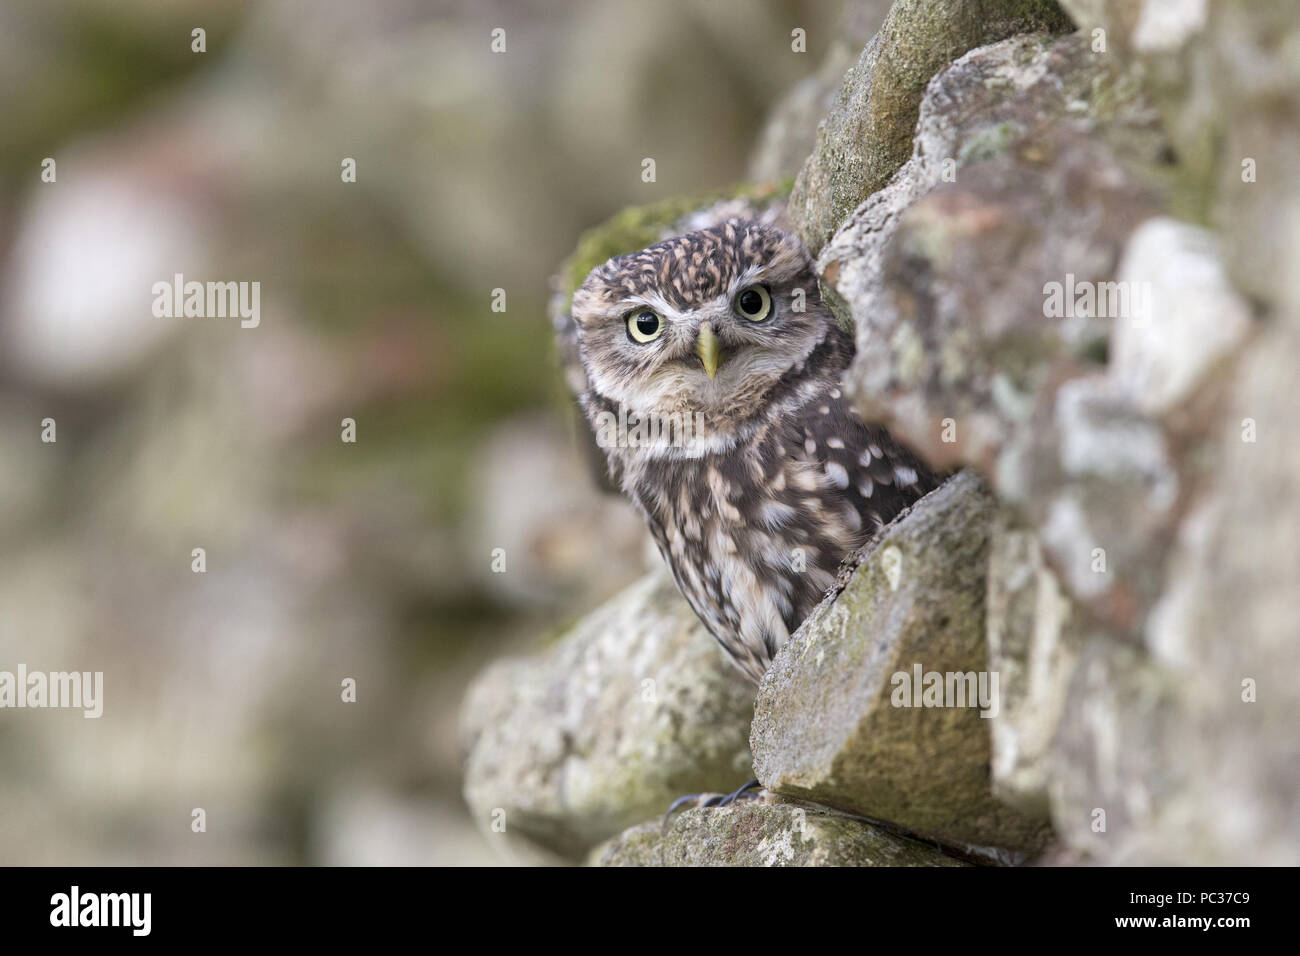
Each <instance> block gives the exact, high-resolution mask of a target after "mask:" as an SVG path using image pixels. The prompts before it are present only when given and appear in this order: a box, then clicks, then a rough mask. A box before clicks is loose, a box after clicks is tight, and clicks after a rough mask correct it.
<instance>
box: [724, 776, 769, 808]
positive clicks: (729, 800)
mask: <svg viewBox="0 0 1300 956" xmlns="http://www.w3.org/2000/svg"><path fill="white" fill-rule="evenodd" d="M762 789H763V785H762V784H761V783H759V782H758V781H757V780H751V781H749V783H747V784H745V785H744V786H743V787H741V788H740V789H739V790H737V791H736V792H735V793H729V794H727V795H726V796H725V797H723V798H722V800H721V802H719V803H718V806H720V807H727V806H730V805H731V804H733V803H735V802H736V801H737V800H740V799H742V798H744V797H745V795H746V794H750V793H752V794H753V796H752V797H749V798H748V799H751V800H752V799H757V797H758V791H759V790H762Z"/></svg>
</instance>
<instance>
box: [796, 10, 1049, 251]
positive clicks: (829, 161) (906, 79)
mask: <svg viewBox="0 0 1300 956" xmlns="http://www.w3.org/2000/svg"><path fill="white" fill-rule="evenodd" d="M1069 27H1070V23H1069V19H1068V18H1067V17H1066V16H1065V15H1064V14H1063V13H1062V12H1061V10H1060V8H1059V7H1058V6H1057V5H1056V3H1055V2H1054V0H982V2H980V3H968V2H961V0H897V2H895V3H894V5H893V6H892V7H891V8H890V10H889V14H888V15H887V16H886V17H885V22H884V24H883V25H882V26H881V28H880V32H879V33H878V34H876V36H875V37H874V38H873V39H872V41H871V42H870V43H868V44H867V46H866V48H865V49H864V50H863V51H862V54H861V56H860V57H859V58H858V61H857V63H856V64H855V65H854V66H853V67H852V68H851V69H850V70H849V71H848V73H847V74H846V75H845V77H844V82H843V85H842V87H841V89H840V94H839V101H838V103H836V105H835V106H834V108H833V109H832V110H831V111H830V113H829V114H827V116H826V119H825V120H824V121H823V123H822V124H821V126H820V127H819V128H818V131H817V144H816V147H815V148H814V150H813V153H812V155H811V156H810V157H809V158H808V161H807V162H806V163H805V164H804V167H803V169H802V170H801V171H800V173H799V177H798V179H797V180H796V182H795V188H794V192H793V193H792V194H791V197H790V220H791V222H792V224H793V225H794V226H795V228H796V230H797V231H798V233H799V235H800V237H801V238H802V239H803V241H804V243H805V244H806V245H807V246H808V248H809V249H810V250H811V251H812V252H813V253H814V254H816V253H817V252H819V251H820V250H821V248H822V246H824V245H825V244H826V241H827V240H828V239H829V238H830V237H831V235H832V234H833V233H834V232H835V230H836V229H838V228H839V226H840V224H841V223H842V222H843V221H844V220H845V218H847V217H848V215H849V213H851V212H852V211H853V210H854V208H856V207H857V206H858V204H859V203H861V202H862V201H863V200H865V199H866V198H867V197H868V196H870V195H871V194H872V193H873V192H875V191H876V190H877V189H879V188H880V187H881V186H883V185H884V184H885V183H886V182H887V181H888V180H889V177H890V176H892V175H893V174H894V171H895V170H897V169H898V167H899V166H900V165H901V164H902V163H903V162H904V161H905V160H906V159H907V157H908V155H909V153H910V152H911V144H912V132H913V129H914V128H915V125H916V118H917V109H918V107H919V105H920V102H921V95H922V93H923V91H924V90H925V85H926V83H927V82H929V80H930V78H931V77H932V76H934V74H935V73H937V72H938V71H939V70H940V69H942V68H943V67H945V66H947V65H948V64H949V63H950V62H952V61H953V60H954V59H956V58H957V57H959V56H961V55H962V54H963V53H965V52H966V51H967V50H970V49H972V48H974V47H977V46H982V45H984V44H987V43H991V42H993V41H995V40H1000V39H1003V38H1005V37H1008V36H1011V35H1013V34H1016V33H1024V32H1028V31H1032V30H1055V31H1058V32H1059V31H1062V30H1066V29H1069Z"/></svg>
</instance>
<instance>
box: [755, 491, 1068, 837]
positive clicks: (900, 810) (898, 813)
mask: <svg viewBox="0 0 1300 956" xmlns="http://www.w3.org/2000/svg"><path fill="white" fill-rule="evenodd" d="M991 510H992V499H991V498H990V496H989V495H988V493H987V491H986V490H985V489H984V487H983V484H982V482H980V480H979V479H978V478H977V477H975V475H973V474H970V473H963V474H960V475H958V476H956V477H955V478H953V479H952V480H951V481H949V482H948V483H947V484H945V485H944V486H943V487H942V488H940V489H939V490H937V491H935V492H933V493H931V494H930V495H928V496H927V497H925V498H923V499H922V500H921V501H920V502H918V503H917V504H916V505H915V506H913V508H912V510H911V512H910V513H909V514H907V515H905V516H904V517H902V518H901V519H899V520H897V521H895V522H894V523H893V524H892V525H890V526H889V527H888V528H887V529H886V531H885V532H884V533H883V534H882V536H881V537H880V538H879V539H878V540H877V541H876V542H875V543H873V544H872V545H871V546H870V548H869V549H868V551H867V552H866V554H865V555H864V556H863V559H862V563H861V565H860V566H859V567H858V569H857V570H856V571H855V572H854V573H853V576H852V578H851V579H850V580H849V581H848V583H847V585H846V586H845V589H844V591H843V592H842V593H841V594H839V595H838V597H836V598H835V599H834V600H833V601H828V602H827V603H825V604H823V605H822V606H821V607H820V608H819V609H818V610H817V611H815V612H814V613H813V614H812V616H810V617H809V619H808V620H807V621H806V622H805V623H804V625H803V626H802V627H801V628H800V629H799V631H798V632H797V633H796V634H795V635H794V636H793V637H792V638H791V640H790V643H789V644H787V645H786V646H785V647H784V648H782V649H781V651H780V652H779V653H778V654H777V657H776V660H775V661H774V662H773V664H772V667H771V669H770V670H769V671H768V673H767V676H766V677H765V678H764V679H763V683H762V684H761V686H760V688H759V694H758V701H757V703H756V704H755V709H754V724H753V729H752V735H751V745H752V747H753V750H754V771H755V774H756V775H757V777H758V779H759V780H761V781H762V782H763V785H764V786H765V787H767V788H768V789H769V790H772V791H774V792H776V793H781V794H785V795H787V796H791V797H799V798H803V799H808V800H814V801H816V802H818V803H822V804H826V805H828V806H832V807H837V808H840V809H844V810H850V811H853V812H855V813H858V814H862V815H864V816H868V817H871V818H873V819H881V820H889V821H892V822H894V823H897V824H900V825H902V826H903V827H905V828H907V829H908V830H911V831H913V832H916V833H919V834H922V835H924V836H927V837H932V838H934V839H938V840H941V841H943V842H945V843H948V844H950V845H957V846H970V845H977V846H984V845H1000V846H1006V847H1011V848H1014V849H1018V850H1022V851H1035V850H1038V849H1041V848H1042V846H1043V845H1044V843H1045V840H1046V836H1047V834H1046V830H1045V827H1044V820H1043V818H1041V817H1035V816H1026V815H1025V814H1022V813H1019V812H1017V811H1015V810H1012V809H1010V808H1008V807H1006V806H1004V805H1003V804H1002V803H1000V802H999V801H998V800H996V799H995V798H994V796H993V794H992V792H991V790H990V787H989V754H990V751H989V728H990V724H991V723H992V722H993V721H995V720H997V719H999V718H998V716H997V715H996V708H997V706H998V704H997V696H996V695H993V696H992V697H991V698H990V699H989V703H990V704H991V706H990V707H989V708H988V711H989V713H991V714H993V716H992V717H989V718H985V717H981V716H980V707H979V706H978V705H977V704H976V702H975V701H969V702H967V705H966V706H955V704H956V703H958V702H957V701H955V700H949V701H948V702H947V703H948V706H932V707H913V706H896V704H895V698H896V694H897V688H898V685H897V683H896V681H895V675H896V674H904V675H906V676H908V677H909V678H910V677H911V676H912V674H913V669H914V667H917V666H919V667H920V668H921V670H922V672H924V673H929V672H932V671H933V672H938V673H941V674H946V673H950V672H951V673H960V674H968V673H971V674H976V675H978V674H985V676H986V678H987V670H988V667H987V661H986V655H985V644H984V628H985V621H984V592H985V567H986V564H987V561H988V544H989V521H990V514H991ZM989 689H990V690H992V689H993V688H992V686H991V685H989ZM918 693H919V689H918ZM907 700H908V701H909V702H910V700H911V697H910V695H908V697H907Z"/></svg>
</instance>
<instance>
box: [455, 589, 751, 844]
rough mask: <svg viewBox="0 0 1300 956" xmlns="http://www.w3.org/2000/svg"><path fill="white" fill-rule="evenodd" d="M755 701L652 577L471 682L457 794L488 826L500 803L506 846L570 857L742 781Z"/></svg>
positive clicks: (691, 619)
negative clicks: (684, 799) (678, 801)
mask: <svg viewBox="0 0 1300 956" xmlns="http://www.w3.org/2000/svg"><path fill="white" fill-rule="evenodd" d="M752 701H753V687H752V685H750V684H749V683H748V682H747V681H746V680H745V679H744V678H743V677H742V676H741V675H740V673H739V672H738V671H736V670H735V669H734V668H733V667H732V666H731V665H730V664H729V663H727V662H726V660H724V658H723V656H722V652H721V651H720V650H719V648H718V647H717V644H716V642H715V641H714V640H713V638H712V637H710V636H709V634H708V633H707V632H706V631H705V630H704V628H703V627H702V626H701V625H700V623H699V622H698V621H697V620H696V619H695V616H694V614H693V613H692V612H691V610H690V608H689V607H687V605H686V603H685V602H684V601H683V600H682V599H681V597H680V596H679V595H678V594H677V591H676V590H675V589H674V587H673V584H672V582H671V580H670V579H669V578H668V576H667V572H666V571H656V572H654V573H653V574H651V575H650V576H648V577H646V578H645V579H644V580H642V581H641V582H639V583H638V584H636V585H634V586H633V587H631V588H630V589H628V590H627V591H625V592H624V593H623V594H621V595H619V596H618V597H616V598H614V599H613V600H611V601H610V602H608V603H607V604H605V605H604V606H603V607H601V608H600V609H599V610H597V611H595V612H593V613H592V614H590V615H588V616H587V617H585V618H584V619H583V620H582V621H581V622H580V623H579V624H578V625H577V626H576V627H575V628H574V629H573V630H572V631H570V632H569V633H567V634H565V635H563V636H562V637H560V638H559V639H558V640H557V641H556V642H555V643H554V644H553V645H552V646H551V647H550V648H549V649H548V650H546V651H544V652H542V653H541V654H539V655H537V656H534V657H529V658H511V659H507V660H503V661H499V662H497V663H496V664H495V665H493V666H492V667H491V668H489V669H488V670H487V671H486V672H485V673H484V674H483V675H481V676H480V677H479V679H478V680H477V681H476V682H475V684H474V686H473V687H472V688H471V689H470V692H469V695H468V697H467V699H466V703H465V706H464V711H463V718H462V751H463V752H464V753H465V755H466V760H465V799H466V801H467V802H468V803H469V805H470V809H471V812H472V815H473V816H474V819H475V820H476V821H477V822H478V823H479V825H480V826H481V827H482V828H483V829H484V830H485V831H489V832H492V831H491V828H492V826H493V824H494V823H496V822H498V820H499V819H500V817H501V815H500V813H499V811H504V823H505V835H506V837H507V841H508V842H510V843H511V844H512V845H517V846H520V847H521V848H523V849H531V848H534V847H540V848H542V849H543V850H546V851H549V852H551V853H553V854H556V855H558V856H560V857H562V858H567V859H579V858H581V856H582V855H583V854H584V853H585V852H586V851H587V850H588V849H589V848H590V847H592V846H594V845H595V844H596V843H598V842H600V841H601V840H604V839H606V838H607V837H609V836H611V835H613V834H615V833H617V832H619V831H620V830H622V829H624V828H625V827H628V826H630V825H632V824H634V823H636V822H638V821H641V820H644V819H646V818H648V817H651V816H654V815H656V814H662V813H663V811H664V809H665V808H666V807H667V806H668V804H669V803H670V802H671V801H672V800H673V799H675V798H676V797H678V796H680V795H682V794H684V793H692V792H698V791H703V790H711V789H712V790H716V789H718V788H720V787H725V786H728V785H732V786H739V784H740V783H742V782H744V780H746V779H747V777H748V774H749V764H750V757H749V748H748V745H747V734H748V730H749V721H750V714H751V712H752ZM494 813H495V814H496V816H495V817H494ZM492 835H499V834H496V833H492ZM516 838H518V839H519V840H521V841H522V842H521V843H520V844H515V841H516Z"/></svg>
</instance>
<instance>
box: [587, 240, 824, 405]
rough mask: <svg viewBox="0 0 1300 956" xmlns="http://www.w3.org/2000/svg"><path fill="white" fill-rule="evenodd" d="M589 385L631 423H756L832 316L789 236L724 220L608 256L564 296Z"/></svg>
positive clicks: (799, 248)
mask: <svg viewBox="0 0 1300 956" xmlns="http://www.w3.org/2000/svg"><path fill="white" fill-rule="evenodd" d="M573 318H574V321H575V323H576V325H577V328H578V344H579V350H580V354H581V356H582V363H583V367H584V369H585V370H586V373H587V380H588V387H589V389H591V390H592V391H593V392H595V393H596V394H597V395H599V396H601V397H602V398H603V399H605V400H606V401H607V402H609V403H611V404H614V405H620V406H622V407H624V408H626V409H627V410H628V411H629V413H633V414H637V415H665V416H666V415H671V414H692V415H694V414H697V413H702V414H703V415H704V417H705V420H706V421H708V422H709V425H710V428H713V429H725V428H726V427H728V424H730V425H733V426H734V425H739V424H740V423H743V422H744V421H746V420H748V419H750V418H752V417H753V416H754V415H756V414H757V413H758V412H759V411H760V410H761V409H762V408H763V406H764V402H765V398H766V396H767V395H768V393H769V392H770V391H771V389H772V388H773V386H774V385H776V383H777V382H778V381H779V380H780V379H781V377H782V376H783V375H785V374H786V373H787V372H788V371H790V370H791V369H792V368H795V367H796V366H799V365H801V364H802V363H803V361H804V360H805V359H806V358H807V357H808V355H809V354H810V353H811V352H812V350H813V349H814V348H815V347H816V346H817V345H818V343H819V342H821V341H822V339H823V338H825V336H826V334H827V330H828V328H830V327H832V326H833V325H834V321H835V320H834V317H833V316H831V315H830V313H829V312H828V311H827V310H826V309H825V308H823V306H822V304H821V299H820V297H819V295H818V292H817V281H816V278H815V277H814V275H813V272H812V269H811V268H810V264H809V260H808V255H807V253H806V252H805V251H804V248H803V246H802V245H801V244H800V242H799V240H798V239H796V238H795V237H794V236H792V235H790V234H788V233H786V232H783V231H781V230H779V229H776V228H773V227H772V226H767V225H764V224H762V223H758V222H742V221H737V220H731V221H728V222H724V223H721V224H719V225H717V226H713V227H710V228H708V229H703V230H700V231H699V232H692V233H689V234H687V235H684V236H676V237H674V238H672V239H666V240H664V241H663V242H660V243H656V244H655V245H653V246H650V247H649V248H648V249H643V250H642V251H640V252H635V253H632V254H630V255H625V256H618V257H617V258H614V259H611V260H609V261H608V262H606V263H605V264H604V265H601V266H597V267H596V268H595V269H593V270H592V271H591V274H590V275H589V276H588V277H587V279H586V281H585V282H584V283H583V284H582V287H581V288H579V289H578V291H577V292H576V293H574V296H573Z"/></svg>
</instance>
